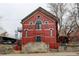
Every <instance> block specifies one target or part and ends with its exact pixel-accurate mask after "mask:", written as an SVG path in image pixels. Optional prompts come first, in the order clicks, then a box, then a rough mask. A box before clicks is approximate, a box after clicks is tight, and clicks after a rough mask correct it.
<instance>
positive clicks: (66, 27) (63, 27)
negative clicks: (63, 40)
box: [49, 3, 78, 36]
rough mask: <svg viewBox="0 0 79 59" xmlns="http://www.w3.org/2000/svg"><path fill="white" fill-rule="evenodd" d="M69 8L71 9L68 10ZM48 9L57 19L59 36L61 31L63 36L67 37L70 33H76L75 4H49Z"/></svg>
mask: <svg viewBox="0 0 79 59" xmlns="http://www.w3.org/2000/svg"><path fill="white" fill-rule="evenodd" d="M69 7H70V8H71V9H68V8H69ZM49 8H50V10H51V12H52V13H53V14H54V15H55V16H57V17H58V18H59V19H58V23H59V26H60V28H59V34H60V32H61V31H63V32H64V34H65V35H67V36H68V35H69V34H71V33H72V32H75V31H76V29H77V27H78V23H77V10H76V9H75V4H64V3H50V4H49ZM67 14H68V15H67Z"/></svg>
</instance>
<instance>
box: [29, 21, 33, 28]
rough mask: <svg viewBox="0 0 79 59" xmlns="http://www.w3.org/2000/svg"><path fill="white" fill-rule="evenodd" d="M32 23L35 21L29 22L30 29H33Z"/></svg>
mask: <svg viewBox="0 0 79 59" xmlns="http://www.w3.org/2000/svg"><path fill="white" fill-rule="evenodd" d="M32 25H33V21H30V22H29V29H32V27H33V26H32Z"/></svg>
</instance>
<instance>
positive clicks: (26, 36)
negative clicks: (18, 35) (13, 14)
mask: <svg viewBox="0 0 79 59" xmlns="http://www.w3.org/2000/svg"><path fill="white" fill-rule="evenodd" d="M57 19H58V18H57V17H56V16H54V15H52V14H51V13H49V12H48V11H46V10H44V9H43V8H41V7H39V8H37V9H36V10H35V11H33V12H32V13H31V14H30V15H28V16H27V17H25V18H24V19H23V20H22V22H21V23H22V44H23V45H25V44H27V43H29V42H44V43H46V44H49V46H50V48H57V35H58V30H57V29H58V27H57Z"/></svg>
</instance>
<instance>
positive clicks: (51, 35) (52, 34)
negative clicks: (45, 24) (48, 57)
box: [50, 29, 53, 37]
mask: <svg viewBox="0 0 79 59" xmlns="http://www.w3.org/2000/svg"><path fill="white" fill-rule="evenodd" d="M52 32H53V31H52V29H50V36H51V37H52V35H53V33H52Z"/></svg>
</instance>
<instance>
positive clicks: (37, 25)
mask: <svg viewBox="0 0 79 59" xmlns="http://www.w3.org/2000/svg"><path fill="white" fill-rule="evenodd" d="M41 28H42V21H41V19H40V16H38V19H37V21H36V29H38V30H39V29H41Z"/></svg>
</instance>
